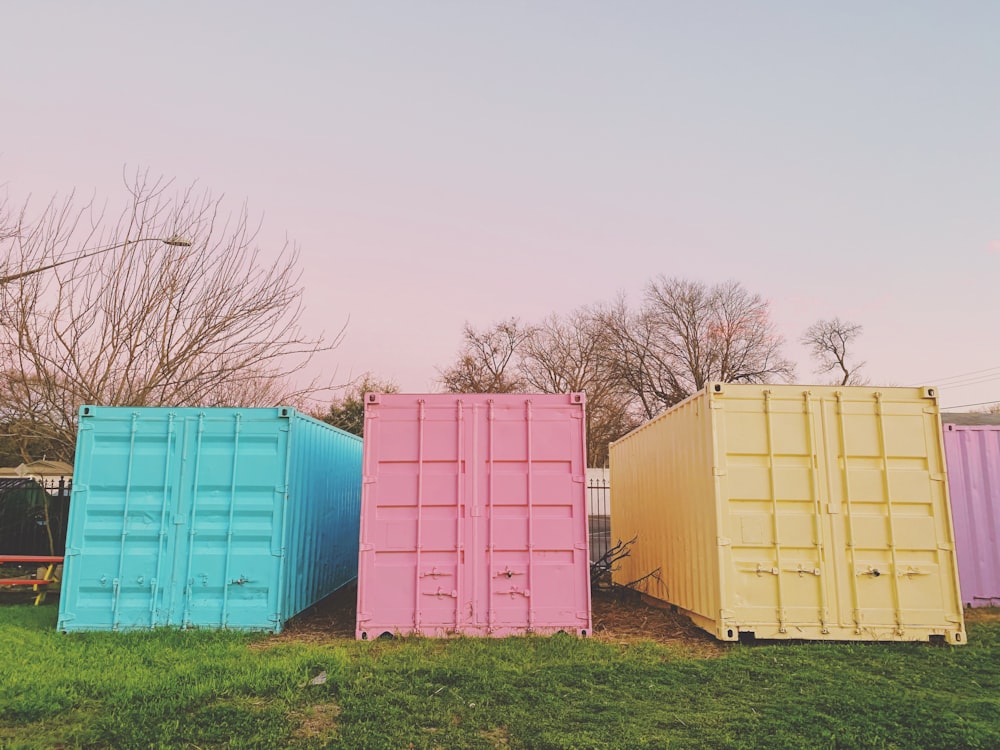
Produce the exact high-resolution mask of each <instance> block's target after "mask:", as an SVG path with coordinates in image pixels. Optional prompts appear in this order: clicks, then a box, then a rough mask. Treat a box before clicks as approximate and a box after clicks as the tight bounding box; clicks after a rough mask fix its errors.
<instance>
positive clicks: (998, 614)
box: [965, 607, 1000, 622]
mask: <svg viewBox="0 0 1000 750" xmlns="http://www.w3.org/2000/svg"><path fill="white" fill-rule="evenodd" d="M965 621H966V622H1000V607H967V608H966V609H965Z"/></svg>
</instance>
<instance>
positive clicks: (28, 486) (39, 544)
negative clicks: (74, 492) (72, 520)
mask: <svg viewBox="0 0 1000 750" xmlns="http://www.w3.org/2000/svg"><path fill="white" fill-rule="evenodd" d="M71 485H72V482H68V481H66V480H65V479H58V480H56V479H53V480H47V481H45V482H44V483H43V484H39V483H38V482H37V481H35V480H34V479H29V478H26V477H0V554H3V555H62V554H64V553H65V550H66V521H67V518H68V517H69V497H70V490H71Z"/></svg>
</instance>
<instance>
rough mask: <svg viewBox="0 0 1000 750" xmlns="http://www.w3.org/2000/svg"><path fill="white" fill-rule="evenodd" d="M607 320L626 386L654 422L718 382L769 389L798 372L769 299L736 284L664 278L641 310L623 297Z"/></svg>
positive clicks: (656, 283) (647, 295)
mask: <svg viewBox="0 0 1000 750" xmlns="http://www.w3.org/2000/svg"><path fill="white" fill-rule="evenodd" d="M602 320H603V322H604V329H605V332H606V335H607V337H608V342H609V343H608V356H609V357H610V358H611V359H612V361H613V362H614V367H615V372H616V374H617V377H618V379H619V382H620V383H621V384H622V387H623V388H625V389H626V390H627V391H628V392H629V393H630V394H631V395H632V396H633V397H634V398H635V399H636V401H637V402H638V404H639V405H640V406H641V409H642V411H643V413H644V415H645V416H646V417H647V418H649V417H652V416H654V415H655V414H657V413H659V412H660V411H662V410H663V409H665V408H668V407H670V406H672V405H674V404H676V403H678V402H680V401H682V400H683V399H685V398H687V397H688V396H690V395H691V394H692V393H695V392H696V391H699V390H701V389H702V388H704V387H705V385H706V384H708V383H709V382H712V381H723V382H730V383H762V382H766V381H768V380H770V379H777V380H788V379H789V378H790V377H791V376H792V375H793V373H794V368H793V365H792V363H791V362H789V361H788V360H786V359H785V358H784V357H783V356H782V354H781V347H782V345H783V344H784V339H783V338H782V337H781V336H780V335H779V334H778V333H777V329H776V328H775V325H774V323H773V322H772V321H771V317H770V308H769V305H768V303H767V301H766V300H764V299H763V298H762V297H761V296H760V295H759V294H752V293H750V292H748V291H747V290H746V289H745V288H744V287H743V286H742V284H740V283H739V282H736V281H729V282H726V283H723V284H717V285H715V286H711V287H710V286H708V285H706V284H703V283H700V282H694V281H687V280H684V279H676V278H673V279H671V278H666V277H663V276H660V277H658V278H656V279H654V280H652V281H650V282H649V284H648V285H647V286H646V292H645V299H644V303H643V306H642V308H641V309H640V310H639V311H638V312H631V311H630V310H629V309H628V306H627V304H626V303H625V300H624V298H619V300H618V301H617V302H616V303H615V304H613V305H611V306H610V307H609V308H607V309H606V310H605V311H604V313H603V315H602Z"/></svg>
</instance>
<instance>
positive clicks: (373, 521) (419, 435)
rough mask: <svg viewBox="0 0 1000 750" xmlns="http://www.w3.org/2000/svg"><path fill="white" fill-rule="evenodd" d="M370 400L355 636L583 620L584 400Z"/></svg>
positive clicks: (508, 629)
mask: <svg viewBox="0 0 1000 750" xmlns="http://www.w3.org/2000/svg"><path fill="white" fill-rule="evenodd" d="M373 397H374V398H378V399H380V401H379V402H373V403H374V404H375V405H374V406H373V405H372V404H369V408H368V410H367V412H366V423H365V431H366V432H365V435H366V437H365V466H364V492H363V497H364V500H363V506H362V519H361V553H360V557H359V563H360V570H359V586H358V636H359V637H361V638H369V637H371V638H374V637H378V636H379V635H381V634H382V633H384V632H390V633H395V632H401V633H408V632H419V633H424V634H427V635H446V634H450V633H470V634H497V635H503V634H506V633H513V632H525V631H526V630H530V629H538V628H548V629H567V630H575V629H576V628H577V627H579V628H581V629H588V628H589V598H588V597H589V588H588V583H589V582H588V578H587V575H586V570H587V568H586V564H587V560H586V554H587V553H586V549H587V543H586V534H587V526H586V514H585V507H584V494H583V482H584V466H583V461H584V458H583V455H584V454H583V439H582V434H583V433H582V424H581V421H582V419H581V418H582V413H583V410H582V409H581V408H580V405H581V404H582V395H580V396H579V398H580V399H581V401H580V402H577V403H576V404H575V405H570V404H567V403H563V404H562V405H560V406H553V405H549V406H545V407H544V408H541V407H537V406H536V407H533V406H532V403H531V401H530V399H526V398H525V397H524V396H516V397H515V396H509V395H507V396H492V397H483V396H478V397H466V398H461V397H458V398H454V400H453V399H452V398H447V399H445V398H443V397H427V398H422V397H410V396H405V395H384V394H382V395H375V396H373ZM549 403H550V404H551V403H552V401H551V400H550V401H549ZM571 415H576V416H571Z"/></svg>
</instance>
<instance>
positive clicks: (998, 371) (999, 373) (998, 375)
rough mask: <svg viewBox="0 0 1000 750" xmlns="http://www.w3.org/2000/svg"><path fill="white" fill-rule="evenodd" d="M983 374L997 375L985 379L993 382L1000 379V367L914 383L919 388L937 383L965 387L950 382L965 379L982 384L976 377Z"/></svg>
mask: <svg viewBox="0 0 1000 750" xmlns="http://www.w3.org/2000/svg"><path fill="white" fill-rule="evenodd" d="M983 373H995V374H992V375H988V376H986V377H985V379H986V380H993V379H995V378H1000V365H997V366H995V367H986V368H983V369H982V370H973V371H971V372H960V373H958V374H957V375H950V376H948V377H945V378H926V379H924V380H921V381H920V382H919V383H914V384H913V386H914V387H916V386H919V385H924V384H925V383H935V384H937V385H951V386H955V385H964V383H952V382H950V381H953V380H955V381H961V380H965V379H976V381H977V382H980V381H979V380H978V378H975V376H981V375H982V374H983Z"/></svg>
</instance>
